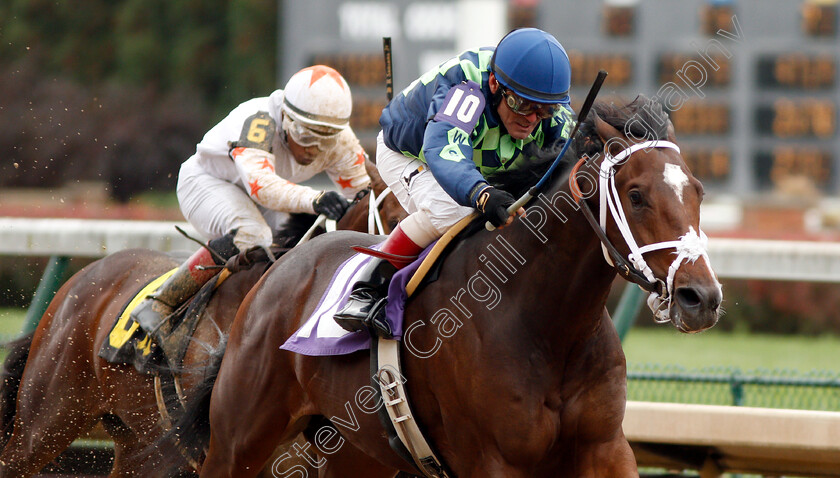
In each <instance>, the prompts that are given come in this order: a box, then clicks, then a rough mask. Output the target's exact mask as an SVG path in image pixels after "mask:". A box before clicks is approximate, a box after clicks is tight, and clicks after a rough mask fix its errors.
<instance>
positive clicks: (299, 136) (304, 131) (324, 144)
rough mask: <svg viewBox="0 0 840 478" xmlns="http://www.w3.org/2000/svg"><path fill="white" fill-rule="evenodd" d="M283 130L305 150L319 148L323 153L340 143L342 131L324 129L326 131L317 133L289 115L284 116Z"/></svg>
mask: <svg viewBox="0 0 840 478" xmlns="http://www.w3.org/2000/svg"><path fill="white" fill-rule="evenodd" d="M283 129H284V130H285V131H286V134H288V135H289V136H291V137H292V140H293V141H294V142H295V143H297V144H298V145H300V146H303V147H304V148H309V147H312V146H318V147H319V149H321V150H322V151H326V150H327V149H330V148H332V147H333V146H335V144H336V142H337V141H338V133H340V132H341V131H342V130H340V129H333V128H324V129H325V131H316V130H315V129H313V128H312V127H310V126H308V125H305V124H304V123H301V122H299V121H295V120H293V119H292V118H291V117H290V116H289V115H288V114H284V115H283Z"/></svg>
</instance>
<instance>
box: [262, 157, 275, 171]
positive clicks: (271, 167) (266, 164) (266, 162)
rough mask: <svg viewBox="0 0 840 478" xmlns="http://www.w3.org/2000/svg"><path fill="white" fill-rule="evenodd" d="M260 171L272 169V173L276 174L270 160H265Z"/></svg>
mask: <svg viewBox="0 0 840 478" xmlns="http://www.w3.org/2000/svg"><path fill="white" fill-rule="evenodd" d="M260 169H270V170H271V171H272V172H274V166H272V165H271V163H270V162H268V158H263V162H262V164H260Z"/></svg>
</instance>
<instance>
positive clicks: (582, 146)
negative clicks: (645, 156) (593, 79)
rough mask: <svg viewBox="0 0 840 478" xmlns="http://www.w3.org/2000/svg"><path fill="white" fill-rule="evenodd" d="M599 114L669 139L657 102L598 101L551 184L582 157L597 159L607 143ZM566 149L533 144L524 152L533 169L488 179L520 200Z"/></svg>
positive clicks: (643, 134)
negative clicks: (597, 129)
mask: <svg viewBox="0 0 840 478" xmlns="http://www.w3.org/2000/svg"><path fill="white" fill-rule="evenodd" d="M595 115H597V116H598V117H599V118H601V119H602V120H604V121H605V122H607V123H608V124H609V125H611V126H612V127H614V128H615V129H617V130H619V131H621V132H623V133H625V134H628V133H629V134H631V135H632V136H634V137H635V138H638V139H642V138H644V139H648V140H657V139H665V138H666V137H667V135H668V125H669V123H670V121H669V119H668V115H667V114H666V113H665V111H664V110H663V108H662V105H661V104H660V103H659V102H658V101H657V100H655V99H651V98H648V97H646V96H644V95H639V96H637V97H636V98H635V99H634V100H633V101H631V102H629V103H626V104H621V103H618V104H617V103H616V101H615V100H613V101H610V102H606V101H596V102H595V103H594V104H593V105H592V110H591V111H590V112H589V114H588V115H587V116H586V118H585V119H584V120H583V122H582V123H581V125H580V128H579V131H578V134H577V135H576V136H575V138H572V144H571V145H570V146H569V150H568V151H566V155H565V156H564V157H563V160H562V162H561V163H560V165H558V167H557V169H556V170H555V171H554V173H553V174H552V179H551V181H554V180H555V179H556V178H559V177H565V175H566V173H568V171H569V170H570V169H571V167H572V166H573V165H574V164H575V163H576V162H577V160H578V158H580V157H581V156H584V155H587V156H590V157H593V156H595V155H596V154H599V153H600V152H601V151H603V149H604V143H603V141H601V138H599V137H598V134H597V133H596V132H595ZM562 148H563V145H562V144H560V145H558V146H556V147H554V148H548V149H542V150H540V149H538V148H537V147H536V146H535V145H533V143H529V144H528V145H526V147H525V149H524V150H523V152H522V154H525V155H527V156H529V163H530V165H529V167H527V168H523V169H521V170H515V171H507V172H504V173H502V174H500V175H498V176H493V177H489V178H488V179H489V180H490V183H491V184H493V185H494V186H496V187H499V188H502V189H504V190H506V191H508V192H510V193H511V194H513V195H514V196H516V197H519V196H521V195H522V194H524V193H525V192H527V191H528V189H529V188H530V187H531V186H533V185H535V184H536V183H537V181H539V179H540V178H541V177H542V176H543V174H545V172H546V171H547V170H548V168H549V167H550V166H551V163H552V162H554V159H555V158H556V157H557V155H558V154H559V153H560V150H561V149H562Z"/></svg>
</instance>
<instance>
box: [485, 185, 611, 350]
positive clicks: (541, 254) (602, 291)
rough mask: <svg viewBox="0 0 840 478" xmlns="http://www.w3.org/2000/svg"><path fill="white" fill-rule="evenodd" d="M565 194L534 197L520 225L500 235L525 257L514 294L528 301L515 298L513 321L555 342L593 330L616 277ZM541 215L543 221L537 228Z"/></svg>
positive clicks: (598, 244)
mask: <svg viewBox="0 0 840 478" xmlns="http://www.w3.org/2000/svg"><path fill="white" fill-rule="evenodd" d="M560 191H565V188H564V189H561V190H560ZM563 197H570V196H568V192H567V191H566V192H559V193H558V192H556V191H553V192H551V193H547V194H545V195H543V196H542V199H540V198H538V199H536V200H534V201H533V202H532V203H531V205H530V207H529V208H528V210H527V213H528V215H527V216H526V218H524V219H520V220H518V222H520V224H519V225H518V226H516V227H508V228H505V229H503V230H502V231H500V233H499V234H500V236H501V237H502V238H504V240H505V241H506V242H507V243H508V244H509V245H510V246H511V247H513V249H515V250H516V251H521V252H520V254H519V255H520V256H521V259H523V260H524V264H521V263H520V264H519V265H521V270H520V271H518V272H517V274H516V276H517V277H516V278H515V280H516V281H518V282H519V285H518V286H514V287H513V291H512V292H513V293H515V294H517V295H520V294H524V295H520V297H522V298H524V299H525V300H516V299H512V300H514V301H516V302H517V306H518V307H519V309H520V313H519V314H518V316H517V317H514V318H513V320H519V321H521V322H522V323H523V325H525V326H526V328H527V329H528V330H531V331H533V333H534V334H535V335H541V336H543V337H546V338H548V339H549V342H550V343H554V344H557V343H558V341H559V342H562V341H564V340H579V339H581V338H582V337H583V335H585V334H586V333H594V331H595V329H596V328H597V327H598V326H599V324H600V319H601V314H602V311H603V310H604V306H605V304H606V300H607V295H608V294H609V289H610V285H611V283H612V281H613V279H614V278H615V270H614V269H613V268H612V267H611V266H609V265H608V264H607V263H606V261H605V260H604V256H603V254H602V252H601V246H600V242H599V240H598V238H597V236H596V235H595V233H594V231H593V230H592V228H591V226H590V225H589V223H588V222H587V221H586V218H585V217H584V216H583V213H582V212H581V211H580V210H579V209H575V207H573V206H572V205H571V204H569V203H568V202H566V201H565V200H564V199H563ZM552 199H553V201H552ZM536 208H539V209H536ZM552 210H553V211H554V212H552ZM540 214H543V215H544V216H545V221H544V224H543V225H542V226H541V227H540V228H537V227H535V226H533V224H534V223H535V222H536V220H537V219H538V218H539V215H540ZM558 216H559V217H558ZM529 224H530V226H529ZM496 241H497V242H498V241H499V240H498V239H496ZM582 334H583V335H582Z"/></svg>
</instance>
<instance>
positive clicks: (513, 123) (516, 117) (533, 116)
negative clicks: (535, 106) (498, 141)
mask: <svg viewBox="0 0 840 478" xmlns="http://www.w3.org/2000/svg"><path fill="white" fill-rule="evenodd" d="M499 88H504V87H503V86H502V85H501V84H499V82H498V81H497V80H496V75H494V74H493V73H490V92H491V93H493V94H496V92H497V91H498V90H499ZM511 94H513V93H511ZM496 112H497V113H499V118H500V119H501V120H502V124H504V125H505V129H506V130H507V132H508V134H509V135H510V137H511V138H513V139H525V138H527V137H528V136H529V135H530V134H531V133H532V132H533V131H534V128H536V127H537V124H539V122H540V120H541V118H540V117H539V115H538V114H537V112H536V111H534V112H531V113H530V114H527V115H522V114H519V113H516V112H515V111H513V110H512V109H510V107H509V106H508V105H507V102H506V101H500V102H499V106H497V107H496Z"/></svg>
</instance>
